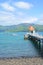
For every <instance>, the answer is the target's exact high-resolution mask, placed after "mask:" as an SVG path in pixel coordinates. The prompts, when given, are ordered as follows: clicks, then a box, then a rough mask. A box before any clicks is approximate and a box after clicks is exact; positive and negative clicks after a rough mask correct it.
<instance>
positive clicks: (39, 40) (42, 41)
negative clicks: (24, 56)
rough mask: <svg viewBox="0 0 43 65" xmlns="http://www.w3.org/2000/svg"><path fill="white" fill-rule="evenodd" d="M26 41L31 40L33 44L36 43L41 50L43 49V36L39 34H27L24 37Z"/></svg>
mask: <svg viewBox="0 0 43 65" xmlns="http://www.w3.org/2000/svg"><path fill="white" fill-rule="evenodd" d="M24 39H29V40H31V41H33V42H35V43H36V44H37V45H38V47H40V48H41V49H42V48H43V36H42V35H39V34H37V33H27V34H26V35H24Z"/></svg>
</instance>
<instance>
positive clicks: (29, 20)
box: [21, 17, 38, 23]
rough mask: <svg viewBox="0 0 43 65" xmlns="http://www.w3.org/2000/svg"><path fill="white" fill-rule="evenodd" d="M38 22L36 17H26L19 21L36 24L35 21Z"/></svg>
mask: <svg viewBox="0 0 43 65" xmlns="http://www.w3.org/2000/svg"><path fill="white" fill-rule="evenodd" d="M37 20H38V18H36V17H27V18H24V19H21V22H22V23H36V21H37Z"/></svg>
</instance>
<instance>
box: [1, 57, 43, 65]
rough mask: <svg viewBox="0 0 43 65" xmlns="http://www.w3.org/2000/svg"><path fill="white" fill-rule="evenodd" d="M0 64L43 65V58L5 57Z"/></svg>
mask: <svg viewBox="0 0 43 65" xmlns="http://www.w3.org/2000/svg"><path fill="white" fill-rule="evenodd" d="M0 65H43V58H41V57H40V58H7V59H6V58H4V59H0Z"/></svg>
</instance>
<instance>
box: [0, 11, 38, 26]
mask: <svg viewBox="0 0 43 65" xmlns="http://www.w3.org/2000/svg"><path fill="white" fill-rule="evenodd" d="M37 20H38V19H37V18H35V17H27V16H26V17H24V18H22V17H20V16H19V17H16V16H15V15H14V14H12V13H8V12H3V11H1V12H0V25H4V26H6V25H17V24H20V23H35V22H36V21H37Z"/></svg>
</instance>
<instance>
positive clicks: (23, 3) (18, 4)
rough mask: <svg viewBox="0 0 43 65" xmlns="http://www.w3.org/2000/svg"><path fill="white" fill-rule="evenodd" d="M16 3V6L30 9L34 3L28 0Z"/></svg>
mask: <svg viewBox="0 0 43 65" xmlns="http://www.w3.org/2000/svg"><path fill="white" fill-rule="evenodd" d="M14 4H15V6H16V7H18V8H24V9H30V8H31V7H33V4H30V3H27V2H15V3H14Z"/></svg>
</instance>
